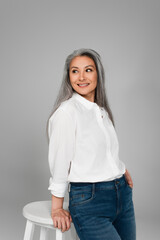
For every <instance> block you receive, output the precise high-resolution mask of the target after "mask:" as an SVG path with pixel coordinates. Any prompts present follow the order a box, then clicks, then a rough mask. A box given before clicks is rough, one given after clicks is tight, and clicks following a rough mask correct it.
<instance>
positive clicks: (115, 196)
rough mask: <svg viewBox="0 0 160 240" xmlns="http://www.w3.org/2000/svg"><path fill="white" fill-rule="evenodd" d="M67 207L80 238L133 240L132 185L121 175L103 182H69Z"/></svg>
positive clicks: (134, 227) (134, 225)
mask: <svg viewBox="0 0 160 240" xmlns="http://www.w3.org/2000/svg"><path fill="white" fill-rule="evenodd" d="M69 184H70V191H69V207H68V208H69V211H70V214H71V217H72V221H73V224H74V226H75V229H76V232H77V234H78V236H79V238H80V240H135V239H136V222H135V212H134V205H133V200H132V192H133V189H132V188H131V187H130V186H129V185H128V183H127V181H126V178H125V175H123V176H122V177H121V178H117V179H115V180H112V181H106V182H95V183H88V182H78V183H76V182H70V183H69Z"/></svg>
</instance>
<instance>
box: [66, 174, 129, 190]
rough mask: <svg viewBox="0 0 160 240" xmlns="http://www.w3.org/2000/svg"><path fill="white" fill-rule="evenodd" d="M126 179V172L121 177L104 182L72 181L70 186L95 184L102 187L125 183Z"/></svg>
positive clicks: (96, 186)
mask: <svg viewBox="0 0 160 240" xmlns="http://www.w3.org/2000/svg"><path fill="white" fill-rule="evenodd" d="M125 181H126V178H125V174H123V175H122V177H120V178H115V179H114V180H111V181H102V182H70V184H69V185H70V187H72V186H73V187H76V186H77V187H83V186H92V185H93V184H94V185H95V188H99V187H100V188H101V187H111V188H112V187H115V185H121V184H124V182H125Z"/></svg>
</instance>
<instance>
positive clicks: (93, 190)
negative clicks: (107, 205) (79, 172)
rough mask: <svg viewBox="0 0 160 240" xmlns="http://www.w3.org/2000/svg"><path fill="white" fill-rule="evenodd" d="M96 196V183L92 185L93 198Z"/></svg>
mask: <svg viewBox="0 0 160 240" xmlns="http://www.w3.org/2000/svg"><path fill="white" fill-rule="evenodd" d="M94 194H95V183H92V196H93V195H94Z"/></svg>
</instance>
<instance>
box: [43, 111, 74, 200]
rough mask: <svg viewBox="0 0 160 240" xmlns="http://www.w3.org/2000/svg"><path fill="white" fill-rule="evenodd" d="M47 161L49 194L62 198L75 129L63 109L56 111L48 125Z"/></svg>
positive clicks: (66, 186) (66, 183)
mask: <svg viewBox="0 0 160 240" xmlns="http://www.w3.org/2000/svg"><path fill="white" fill-rule="evenodd" d="M48 135H49V149H48V161H49V168H50V173H51V177H50V179H49V188H48V190H50V191H51V194H53V195H54V196H57V197H64V196H65V193H66V190H67V188H68V181H67V178H68V173H69V171H70V164H71V161H72V159H73V155H74V146H75V129H74V124H73V120H72V117H71V116H70V115H69V113H68V112H66V111H65V110H64V109H57V110H56V111H55V112H54V113H53V115H52V116H51V118H50V119H49V124H48Z"/></svg>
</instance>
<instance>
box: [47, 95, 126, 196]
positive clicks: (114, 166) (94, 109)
mask: <svg viewBox="0 0 160 240" xmlns="http://www.w3.org/2000/svg"><path fill="white" fill-rule="evenodd" d="M48 136H49V151H48V161H49V168H50V172H51V177H50V179H49V187H48V190H50V191H51V194H53V195H54V196H57V197H64V196H65V193H66V191H67V189H68V186H69V182H92V183H93V182H100V181H110V180H113V179H115V178H119V177H121V176H122V175H123V174H124V173H125V164H124V163H123V162H122V161H121V160H120V159H119V143H118V138H117V134H116V131H115V128H114V126H113V124H112V122H111V120H110V118H109V115H108V113H107V111H106V110H105V109H104V108H102V107H99V106H98V104H97V103H95V102H91V101H89V100H87V99H86V98H84V97H83V96H81V95H80V94H78V93H77V92H74V93H73V95H72V97H71V98H69V99H68V100H65V101H63V102H62V103H61V105H60V106H59V107H58V108H57V109H56V111H55V112H54V113H53V114H52V116H51V117H50V119H49V125H48Z"/></svg>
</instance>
